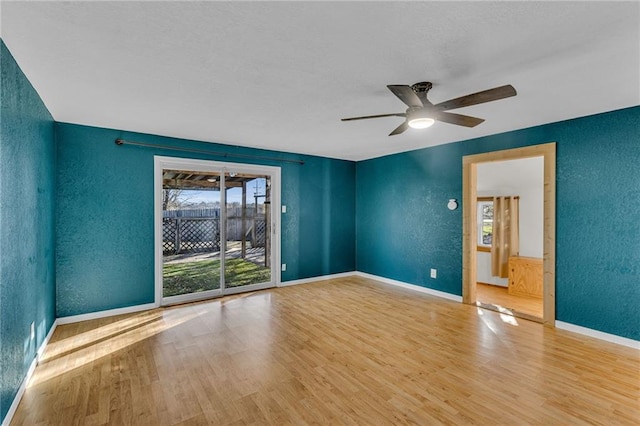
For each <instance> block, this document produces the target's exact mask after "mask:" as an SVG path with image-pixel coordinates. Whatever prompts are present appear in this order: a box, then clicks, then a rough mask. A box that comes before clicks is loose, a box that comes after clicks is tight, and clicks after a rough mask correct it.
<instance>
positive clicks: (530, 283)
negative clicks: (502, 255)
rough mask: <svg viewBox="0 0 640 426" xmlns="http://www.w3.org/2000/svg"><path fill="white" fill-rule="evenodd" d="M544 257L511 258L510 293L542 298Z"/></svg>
mask: <svg viewBox="0 0 640 426" xmlns="http://www.w3.org/2000/svg"><path fill="white" fill-rule="evenodd" d="M542 274H543V269H542V259H536V258H532V257H511V258H509V294H513V295H515V296H527V297H539V298H542V282H543V278H542Z"/></svg>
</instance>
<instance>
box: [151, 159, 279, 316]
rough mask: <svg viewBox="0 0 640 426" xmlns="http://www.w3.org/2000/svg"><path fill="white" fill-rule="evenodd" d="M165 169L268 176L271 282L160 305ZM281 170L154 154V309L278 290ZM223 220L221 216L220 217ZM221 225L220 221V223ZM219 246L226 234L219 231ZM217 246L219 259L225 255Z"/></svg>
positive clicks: (199, 294)
mask: <svg viewBox="0 0 640 426" xmlns="http://www.w3.org/2000/svg"><path fill="white" fill-rule="evenodd" d="M164 169H178V170H197V171H205V172H219V173H221V174H222V175H224V173H225V172H229V171H233V172H236V173H247V174H256V175H268V176H269V177H270V181H271V187H270V188H271V189H270V199H271V200H270V201H271V204H270V206H271V207H270V208H271V282H270V283H266V284H249V285H245V286H242V287H231V288H227V289H225V291H222V290H221V289H222V287H223V286H222V285H221V289H217V290H209V291H204V292H201V293H191V294H187V295H180V296H172V299H171V301H170V302H163V296H162V289H163V287H162V277H163V274H162V266H163V256H162V238H163V237H162V171H163V170H164ZM280 178H281V168H280V167H276V166H263V165H255V164H245V163H230V162H221V161H211V160H199V159H193V158H183V157H165V156H159V155H155V156H154V157H153V193H154V197H153V203H154V209H153V211H154V214H153V221H154V242H153V245H154V254H155V256H154V271H155V274H154V276H155V277H154V304H155V305H156V306H166V305H172V304H177V303H186V302H192V301H197V300H203V299H209V298H213V297H218V296H226V295H229V294H236V293H243V292H248V291H255V290H260V289H263V288H270V287H278V286H279V285H280V282H281V276H280V275H281V272H280V246H281V244H280V187H281V180H280ZM225 195H226V194H224V193H221V197H220V203H221V206H223V205H224V201H225ZM221 218H222V216H221ZM221 223H222V222H221ZM221 231H223V232H221V236H220V237H221V243H222V238H223V237H224V235H225V232H224V230H223V229H221ZM222 248H223V247H222V246H221V247H220V251H221V253H220V255H221V258H222V256H224V253H223V252H222ZM221 271H222V273H221V277H220V278H221V280H222V279H223V276H224V275H222V274H224V269H223V268H221Z"/></svg>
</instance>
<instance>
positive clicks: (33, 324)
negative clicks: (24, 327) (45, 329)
mask: <svg viewBox="0 0 640 426" xmlns="http://www.w3.org/2000/svg"><path fill="white" fill-rule="evenodd" d="M35 338H36V323H35V322H32V323H31V340H33V339H35Z"/></svg>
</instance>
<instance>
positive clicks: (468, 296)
mask: <svg viewBox="0 0 640 426" xmlns="http://www.w3.org/2000/svg"><path fill="white" fill-rule="evenodd" d="M531 157H544V196H543V197H544V207H543V209H544V225H543V269H544V283H543V292H544V298H543V306H544V309H543V311H544V312H543V319H542V322H543V324H545V325H547V326H551V327H553V326H555V319H556V310H555V307H556V297H555V293H556V291H555V287H556V279H555V265H556V143H555V142H550V143H545V144H540V145H533V146H527V147H523V148H514V149H507V150H503V151H493V152H486V153H482V154H475V155H467V156H464V157H462V301H463V302H464V303H467V304H473V305H475V304H476V285H475V279H476V273H477V260H476V255H477V246H476V241H477V229H476V213H477V212H476V198H477V177H478V175H477V165H478V164H479V163H488V162H494V161H506V160H518V159H522V158H531Z"/></svg>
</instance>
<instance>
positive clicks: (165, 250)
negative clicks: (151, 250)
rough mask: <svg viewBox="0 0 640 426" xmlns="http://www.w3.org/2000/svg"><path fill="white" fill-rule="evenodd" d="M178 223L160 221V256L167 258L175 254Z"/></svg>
mask: <svg viewBox="0 0 640 426" xmlns="http://www.w3.org/2000/svg"><path fill="white" fill-rule="evenodd" d="M177 235H178V223H177V221H176V220H175V219H170V218H163V219H162V254H163V255H165V256H167V255H170V254H176V249H177V247H176V241H177Z"/></svg>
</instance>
